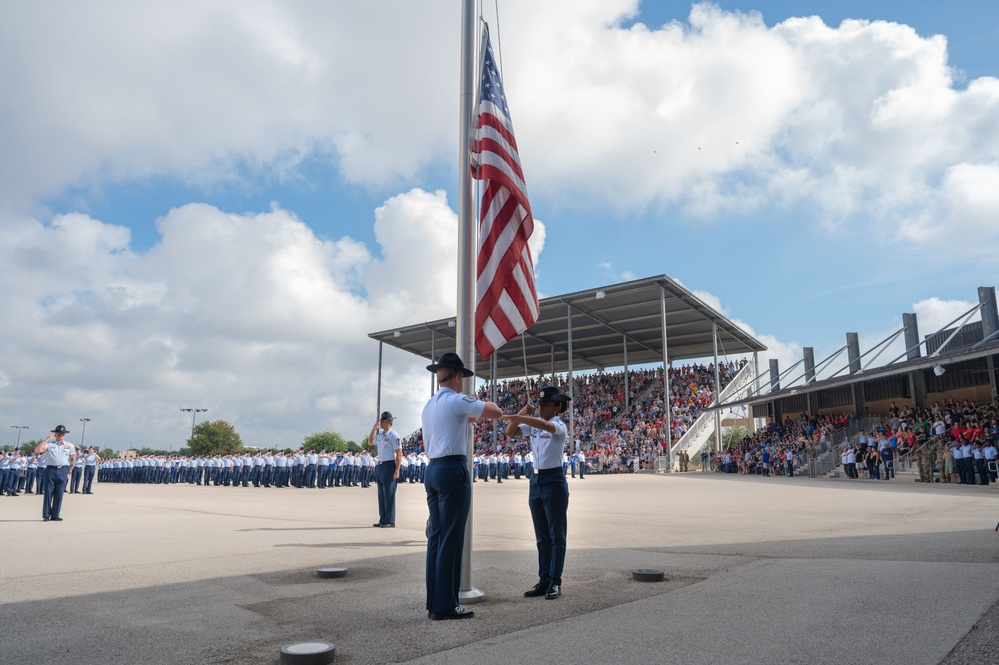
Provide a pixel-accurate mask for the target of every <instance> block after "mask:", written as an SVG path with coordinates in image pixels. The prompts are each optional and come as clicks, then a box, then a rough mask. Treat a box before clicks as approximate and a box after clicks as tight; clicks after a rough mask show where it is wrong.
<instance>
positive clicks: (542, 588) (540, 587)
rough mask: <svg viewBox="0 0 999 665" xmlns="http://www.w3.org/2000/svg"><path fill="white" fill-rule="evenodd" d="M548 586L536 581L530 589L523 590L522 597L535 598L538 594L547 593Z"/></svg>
mask: <svg viewBox="0 0 999 665" xmlns="http://www.w3.org/2000/svg"><path fill="white" fill-rule="evenodd" d="M548 586H549V585H547V584H542V583H541V582H538V583H537V584H535V585H534V586H532V587H531V588H530V589H528V590H527V591H525V592H524V598H537V597H538V596H543V595H545V594H546V593H548Z"/></svg>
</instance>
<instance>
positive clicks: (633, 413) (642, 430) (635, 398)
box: [403, 360, 746, 473]
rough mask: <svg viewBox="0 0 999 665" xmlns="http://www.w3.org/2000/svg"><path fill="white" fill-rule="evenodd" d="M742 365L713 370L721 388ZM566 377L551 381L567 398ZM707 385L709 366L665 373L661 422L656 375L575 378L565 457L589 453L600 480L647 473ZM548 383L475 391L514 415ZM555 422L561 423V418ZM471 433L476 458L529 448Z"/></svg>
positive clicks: (414, 439)
mask: <svg viewBox="0 0 999 665" xmlns="http://www.w3.org/2000/svg"><path fill="white" fill-rule="evenodd" d="M745 364H746V361H745V360H740V361H732V362H725V363H720V364H719V372H718V373H719V379H720V382H721V385H722V388H723V389H724V387H725V386H726V385H727V384H728V382H729V381H731V379H732V377H733V376H735V374H736V373H737V372H738V371H739V370H740V369H742V367H743V366H744V365H745ZM566 378H567V377H566V376H564V375H557V376H556V377H555V385H557V386H558V387H559V390H560V391H561V392H563V393H567V394H568V393H569V390H568V386H567V384H566ZM714 382H715V374H714V366H713V365H710V364H709V365H703V364H701V365H699V364H691V365H681V366H678V367H671V368H670V369H669V387H670V397H671V418H670V422H669V423H667V422H666V409H665V406H664V403H663V381H662V369H661V368H654V369H643V370H632V371H629V372H628V375H627V388H626V386H625V373H624V372H623V371H622V372H597V373H592V374H583V375H577V376H574V377H573V385H572V392H571V394H572V396H573V401H572V403H571V405H570V408H571V409H572V421H573V429H574V431H575V439H576V440H575V441H571V442H570V443H569V446H568V447H569V449H570V450H569V451H568V452H569V453H570V454H571V453H573V452H575V451H576V450H577V449H579V450H583V451H586V452H588V453H589V455H590V457H589V460H588V462H587V464H588V465H589V466H588V468H592V469H593V470H594V471H596V472H601V473H619V472H631V471H637V470H639V469H641V468H651V467H652V465H653V464H654V462H655V459H656V457H658V456H659V455H661V454H662V452H663V445H665V442H666V440H667V428H668V429H669V430H670V433H671V434H672V436H673V442H674V443H675V442H676V441H677V440H678V439H679V438H680V437H681V436H683V434H684V433H685V432H686V431H687V430H688V429H689V428H690V426H691V425H692V424H693V423H694V421H695V420H697V418H698V416H699V415H700V414H701V412H702V410H703V409H704V407H705V406H707V405H709V404H710V403H711V402H712V401H714V399H715V395H714ZM551 383H552V381H551V378H550V377H545V378H543V379H536V378H532V379H529V380H527V381H525V380H524V379H513V380H508V381H501V382H497V384H496V389H495V394H493V392H492V389H491V386H490V385H488V384H486V385H483V386H482V387H481V388H480V389H479V392H478V397H479V398H480V399H483V400H490V401H495V402H496V403H497V404H498V405H499V407H500V408H501V409H503V412H504V413H515V412H516V411H517V410H518V409H520V408H521V407H522V406H523V405H524V404H526V403H527V402H528V401H533V400H534V395H535V394H536V393H537V391H538V390H540V389H541V388H544V387H545V386H547V385H551ZM626 389H627V393H628V396H627V397H628V399H627V400H626V399H625V391H626ZM561 418H562V420H563V421H565V422H566V423H567V424H568V421H569V414H568V413H564V414H562V416H561ZM474 433H475V451H476V454H477V455H481V456H486V457H488V456H489V455H499V456H507V457H509V456H511V455H515V454H517V453H518V452H519V453H521V454H523V453H524V451H526V450H527V449H528V447H529V446H528V443H527V441H526V440H524V439H517V438H514V439H510V438H509V437H507V436H506V433H505V428H504V427H502V426H501V425H497V424H495V423H481V424H476V425H475V428H474ZM577 443H578V446H577ZM403 446H404V450H421V449H422V432H420V431H419V430H417V431H416V432H414V433H413V434H412V435H410V436H409V437H407V438H406V439H405V441H404V443H403Z"/></svg>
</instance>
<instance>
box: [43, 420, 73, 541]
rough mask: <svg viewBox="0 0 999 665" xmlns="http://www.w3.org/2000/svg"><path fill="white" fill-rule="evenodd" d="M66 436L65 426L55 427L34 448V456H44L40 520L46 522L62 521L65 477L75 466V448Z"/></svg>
mask: <svg viewBox="0 0 999 665" xmlns="http://www.w3.org/2000/svg"><path fill="white" fill-rule="evenodd" d="M67 434H69V430H67V429H66V427H65V426H63V425H56V428H55V429H54V430H52V433H51V434H49V435H48V436H47V437H45V440H44V441H42V442H41V443H39V444H38V445H37V446H35V454H36V455H45V462H46V467H45V498H44V500H43V501H42V519H43V520H44V521H46V522H48V521H50V520H51V521H53V522H61V521H62V497H63V494H64V493H65V492H66V476H68V475H69V473H70V471H72V469H73V467H74V466H75V465H76V446H74V445H73V444H72V443H70V442H69V441H66V435H67ZM53 438H54V439H55V441H53V440H52V439H53Z"/></svg>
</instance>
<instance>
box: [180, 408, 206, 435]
mask: <svg viewBox="0 0 999 665" xmlns="http://www.w3.org/2000/svg"><path fill="white" fill-rule="evenodd" d="M207 410H208V409H181V411H187V412H189V413H190V414H191V440H192V441H193V440H194V420H195V419H196V418H197V417H198V414H199V413H203V412H205V411H207Z"/></svg>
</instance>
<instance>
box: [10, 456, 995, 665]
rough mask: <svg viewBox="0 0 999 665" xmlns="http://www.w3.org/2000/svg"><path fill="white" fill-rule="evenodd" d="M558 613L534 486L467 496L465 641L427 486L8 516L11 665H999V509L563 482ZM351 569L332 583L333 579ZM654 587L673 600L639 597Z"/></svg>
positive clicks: (918, 494)
mask: <svg viewBox="0 0 999 665" xmlns="http://www.w3.org/2000/svg"><path fill="white" fill-rule="evenodd" d="M569 488H570V489H569V491H570V499H569V539H568V543H569V548H568V555H567V557H566V565H565V574H564V582H563V596H562V598H559V599H557V600H545V599H544V598H524V597H523V596H522V593H523V591H524V590H526V589H528V588H529V587H531V586H532V585H533V584H534V583H535V582H536V581H537V577H536V575H537V554H536V548H535V541H534V533H533V529H532V527H531V519H530V515H529V512H528V508H527V482H526V480H523V479H521V480H519V481H515V480H512V479H511V480H510V481H508V482H505V483H503V484H502V485H498V484H497V483H496V482H495V481H492V482H489V483H482V482H478V483H476V484H475V485H474V499H473V514H474V522H473V524H474V528H473V553H472V559H471V561H472V568H471V570H472V579H471V581H472V585H473V586H474V587H476V588H477V589H479V590H481V591H482V592H483V593H484V594H485V597H484V600H483V601H482V602H480V603H477V604H475V605H473V606H471V607H473V609H474V610H475V612H476V616H475V617H474V618H473V619H471V620H464V621H430V620H429V619H428V618H427V613H426V606H425V584H424V560H425V550H426V537H425V533H424V527H425V523H426V518H427V505H426V499H425V494H424V491H423V487H422V486H421V485H418V484H414V485H410V484H406V485H403V486H401V487H400V488H399V492H398V516H397V527H396V528H394V529H375V528H372V526H371V525H372V523H373V522H375V521H377V497H376V490H375V488H374V486H372V487H371V488H367V489H365V488H359V487H358V488H337V489H325V490H318V489H294V488H287V489H265V488H259V489H255V488H252V487H250V488H245V489H244V488H236V489H234V488H231V487H197V486H186V485H172V486H149V485H111V484H95V486H94V492H95V493H94V494H93V495H69V494H67V495H66V500H65V504H64V507H63V518H64V521H62V522H43V521H42V520H41V499H40V498H39V497H37V496H20V497H17V498H7V497H2V498H0V533H2V540H0V543H2V551H3V554H4V556H3V570H2V573H0V662H2V663H4V664H5V665H22V664H23V665H28V664H30V665H54V664H61V663H67V664H72V665H89V664H94V665H98V664H100V665H113V664H118V663H121V664H125V663H128V664H134V663H164V664H172V663H178V664H188V663H189V664H197V665H203V664H206V663H232V664H236V663H239V664H244V663H245V664H256V663H262V664H273V663H277V662H278V654H279V649H280V648H281V647H282V646H284V645H287V644H291V643H294V642H300V641H314V640H321V641H327V642H332V643H334V644H335V645H336V653H337V656H336V662H337V663H351V664H362V663H426V664H428V665H429V664H431V663H433V664H434V665H438V664H448V663H456V664H457V663H461V664H462V665H468V664H472V663H497V664H498V663H504V664H510V663H514V664H516V665H524V664H527V663H545V664H558V663H573V664H575V663H580V662H592V663H614V664H616V665H624V664H628V663H642V664H653V663H683V664H688V663H690V664H705V665H707V664H712V665H715V664H718V663H767V664H774V663H829V664H835V665H849V664H851V663H858V664H860V663H863V664H870V663H879V664H880V663H897V664H900V665H901V664H905V665H918V664H926V665H931V664H932V665H936V664H937V663H944V664H946V665H963V664H966V663H969V664H970V663H982V664H984V663H995V662H999V534H997V533H996V532H995V531H994V528H995V526H996V522H997V521H999V488H996V487H995V486H990V487H974V486H953V485H939V484H936V485H921V484H919V483H915V482H912V480H911V479H905V480H902V479H897V480H894V481H890V482H885V481H851V480H846V479H830V480H826V479H821V480H812V479H808V478H762V477H757V476H750V477H745V476H738V475H721V474H713V473H696V472H695V473H687V474H672V475H665V474H661V475H655V474H637V475H627V476H624V475H619V476H587V478H586V479H585V480H577V479H572V478H570V479H569ZM328 566H335V567H343V568H347V575H346V576H345V577H343V578H339V579H320V578H318V577H317V575H316V571H317V569H318V568H322V567H328ZM634 569H661V570H664V571H665V573H666V579H665V581H662V582H638V581H634V580H632V577H631V572H632V570H634Z"/></svg>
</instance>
